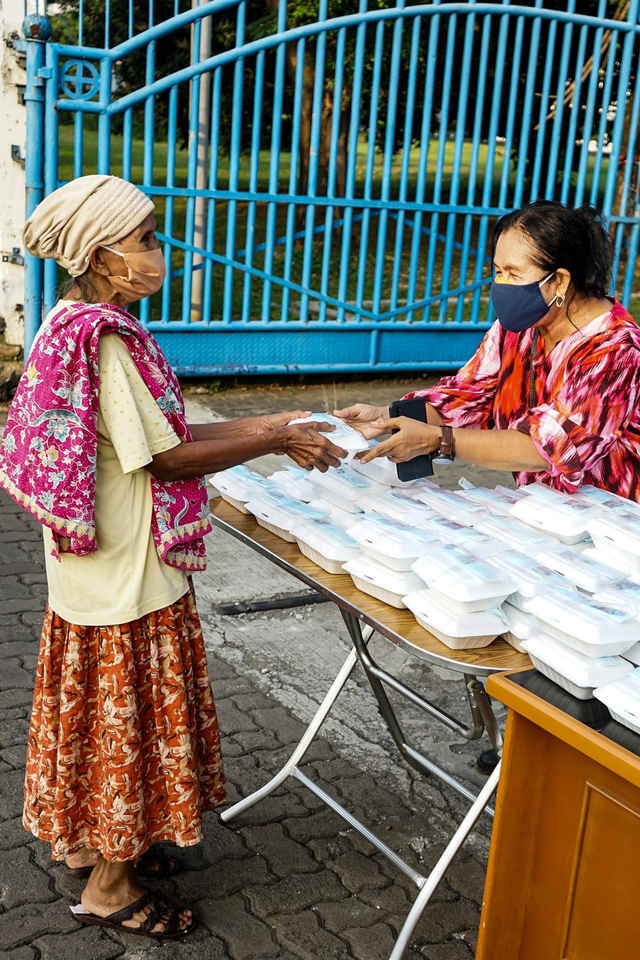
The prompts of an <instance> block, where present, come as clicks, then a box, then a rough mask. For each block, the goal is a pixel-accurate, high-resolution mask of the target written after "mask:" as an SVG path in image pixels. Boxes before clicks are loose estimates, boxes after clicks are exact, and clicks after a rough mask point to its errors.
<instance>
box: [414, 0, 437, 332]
mask: <svg viewBox="0 0 640 960" xmlns="http://www.w3.org/2000/svg"><path fill="white" fill-rule="evenodd" d="M439 5H440V0H435V2H434V6H439ZM439 35H440V16H439V15H438V14H435V15H433V16H432V17H431V18H430V24H429V45H428V50H427V69H426V73H425V80H424V96H423V98H422V126H421V130H420V158H419V160H418V174H417V177H416V203H424V196H425V187H426V183H427V165H428V159H429V146H430V141H431V117H432V111H433V90H434V84H435V73H436V66H437V60H438V39H439ZM421 241H422V211H421V210H416V213H415V216H414V218H413V234H412V237H411V254H410V259H409V278H408V282H407V305H409V304H410V303H412V302H413V301H414V300H415V298H416V286H417V283H418V269H419V257H420V246H421ZM407 320H408V321H409V322H411V321H412V320H413V311H412V310H409V311H407Z"/></svg>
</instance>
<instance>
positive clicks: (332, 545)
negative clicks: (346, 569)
mask: <svg viewBox="0 0 640 960" xmlns="http://www.w3.org/2000/svg"><path fill="white" fill-rule="evenodd" d="M294 533H295V538H296V540H297V541H298V547H299V549H300V553H303V554H304V555H305V557H308V558H309V560H313V562H314V563H317V564H318V566H319V567H322V569H323V570H326V571H327V573H342V567H343V564H345V563H346V562H347V560H352V559H353V558H354V557H357V556H358V554H359V553H360V548H359V547H358V544H357V543H356V542H355V540H353V539H352V538H351V537H350V536H349V534H348V533H346V532H345V531H344V530H343V529H342V527H339V526H337V524H335V523H331V520H329V519H328V518H323V519H320V520H307V521H305V522H303V523H300V524H298V526H296V527H295V528H294Z"/></svg>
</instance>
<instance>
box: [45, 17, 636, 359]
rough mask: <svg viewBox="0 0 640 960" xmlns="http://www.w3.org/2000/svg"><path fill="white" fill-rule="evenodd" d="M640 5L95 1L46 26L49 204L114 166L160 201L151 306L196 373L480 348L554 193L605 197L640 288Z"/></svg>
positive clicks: (155, 325)
mask: <svg viewBox="0 0 640 960" xmlns="http://www.w3.org/2000/svg"><path fill="white" fill-rule="evenodd" d="M638 3H639V0H628V2H626V3H620V2H618V3H611V2H607V0H585V2H581V3H580V4H577V2H576V0H566V4H565V9H555V8H557V7H558V6H559V4H557V3H555V4H553V6H554V9H550V8H549V7H545V5H544V2H543V0H530V2H521V3H519V4H512V3H511V2H510V0H501V2H493V3H479V2H473V0H471V2H468V3H441V2H439V0H434V2H433V3H430V4H422V3H418V4H407V3H406V0H395V3H394V2H393V0H391V2H388V0H378V2H377V3H376V2H369V0H359V2H358V7H357V10H356V9H355V3H354V4H351V5H347V4H345V3H344V2H342V0H319V3H318V6H317V16H316V19H314V20H313V22H307V21H305V18H304V16H303V15H302V14H301V13H300V12H299V5H297V4H296V2H295V0H289V5H288V6H287V0H280V2H279V3H278V2H277V0H264V4H263V5H261V4H260V3H257V2H256V0H252V3H251V5H249V4H248V0H211V2H208V3H200V4H199V5H196V4H195V2H194V5H193V6H191V5H190V4H189V6H188V7H187V8H186V9H185V0H164V2H161V0H156V2H155V5H154V0H148V9H147V8H145V21H144V23H142V22H140V6H141V5H140V4H134V2H133V0H92V2H91V5H89V4H86V5H85V4H84V3H83V0H76V5H75V6H74V5H73V4H71V5H69V4H68V5H67V7H66V8H63V9H66V13H64V15H57V16H56V17H53V18H52V22H53V27H54V36H53V38H52V39H51V40H49V41H48V42H44V40H43V37H44V34H42V33H41V34H40V39H29V40H28V43H27V47H28V64H29V80H28V89H27V102H28V108H29V111H30V122H29V134H28V145H27V163H28V170H27V179H28V201H27V202H28V207H29V209H31V208H33V206H34V205H35V204H36V203H37V202H38V200H39V199H40V198H41V197H42V196H43V195H45V194H47V193H49V192H51V191H52V190H53V189H55V188H56V186H58V185H59V184H60V183H62V182H64V181H65V180H67V179H69V178H71V177H74V176H81V175H83V174H86V173H92V172H101V173H114V174H118V175H121V176H123V177H125V178H127V179H131V180H133V181H134V182H136V183H138V184H139V185H140V186H141V188H142V189H143V190H144V191H145V192H146V193H148V194H149V196H151V197H152V198H153V199H154V200H155V202H156V213H157V219H158V224H159V235H160V238H161V240H162V243H163V245H164V251H165V256H166V260H167V266H168V276H167V280H166V282H165V285H164V288H163V290H162V292H161V293H160V294H158V295H157V296H156V297H154V298H152V299H151V301H144V302H143V303H142V304H141V305H140V308H139V309H140V319H141V321H142V322H143V323H145V324H147V325H148V326H149V328H150V329H152V330H153V332H154V334H155V335H156V336H157V337H158V339H159V340H160V341H161V343H162V345H163V348H164V349H165V350H166V352H167V355H168V356H169V358H170V360H171V362H172V364H173V365H174V366H175V367H176V369H177V370H178V371H179V372H181V373H183V374H202V373H212V374H213V373H266V372H295V371H315V372H321V371H327V370H335V371H338V370H342V371H348V370H354V371H355V370H371V371H374V370H380V371H383V370H421V369H429V368H445V367H454V366H458V365H459V364H460V363H462V362H464V361H465V360H466V359H467V358H468V357H469V355H470V354H471V353H472V351H473V349H474V348H475V346H476V344H477V343H478V342H479V339H480V337H481V336H482V334H483V331H484V330H485V329H486V328H487V326H488V325H489V324H490V322H491V320H492V315H491V307H490V303H489V299H488V290H487V284H488V282H489V279H490V236H491V229H492V225H493V223H494V222H495V219H496V217H498V216H499V215H501V214H502V213H504V212H506V211H508V210H510V209H513V208H514V207H516V206H519V205H520V204H522V203H523V202H526V201H528V200H530V199H535V198H537V197H554V198H556V199H559V200H562V201H564V202H567V203H572V204H580V203H583V202H586V201H590V202H593V203H598V204H599V205H600V206H602V208H603V209H604V211H605V213H606V215H607V216H608V217H609V219H610V223H611V227H612V231H613V235H614V248H615V258H614V271H613V273H614V279H613V284H612V290H613V291H615V292H616V294H617V295H618V296H619V297H620V298H621V299H622V300H623V302H625V303H626V304H627V305H628V304H630V303H631V301H632V288H633V282H634V270H635V261H636V255H637V252H638V241H639V237H640V211H639V209H638V185H639V177H638V171H639V154H640V148H639V147H638V145H637V144H636V135H637V129H638V118H639V110H640V91H639V90H638V89H637V85H636V84H635V82H634V81H635V73H636V70H637V67H638V60H639V57H638V54H639V51H640V26H639V25H638ZM305 9H306V8H305ZM42 270H43V268H42V264H40V263H39V262H38V261H35V260H33V259H31V258H29V259H28V263H27V294H26V310H27V314H26V330H27V334H26V336H27V340H28V341H29V340H30V339H31V338H32V337H33V334H34V332H35V329H37V326H38V324H39V322H40V319H41V315H42V310H43V309H44V310H45V311H46V310H48V309H50V307H51V306H52V305H53V302H54V298H55V286H56V268H55V265H54V264H52V263H50V262H47V263H46V264H45V266H44V278H42Z"/></svg>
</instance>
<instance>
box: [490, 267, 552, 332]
mask: <svg viewBox="0 0 640 960" xmlns="http://www.w3.org/2000/svg"><path fill="white" fill-rule="evenodd" d="M554 273H555V271H554ZM553 275H554V274H553V273H550V274H549V276H548V277H545V278H544V280H540V281H537V280H534V282H533V283H522V284H517V283H496V281H495V280H494V281H493V283H492V284H491V303H492V304H493V309H494V310H495V313H496V317H497V318H498V320H499V321H500V325H501V326H502V327H504V329H505V330H510V331H511V332H512V333H521V332H522V331H523V330H528V329H529V327H533V326H534V324H536V323H538V322H539V321H540V320H542V318H543V317H544V316H546V314H547V313H549V308H550V307H551V303H553V300H552V301H551V303H547V301H546V300H545V299H544V297H543V296H542V293H541V292H540V287H543V286H544V285H545V283H546V282H547V281H548V280H550V279H551V277H553Z"/></svg>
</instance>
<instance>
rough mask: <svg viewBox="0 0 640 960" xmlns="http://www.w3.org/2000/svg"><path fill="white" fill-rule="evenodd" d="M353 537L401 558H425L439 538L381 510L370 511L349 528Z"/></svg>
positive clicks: (380, 550) (348, 531) (389, 554)
mask: <svg viewBox="0 0 640 960" xmlns="http://www.w3.org/2000/svg"><path fill="white" fill-rule="evenodd" d="M347 533H348V534H349V536H351V537H353V539H354V540H356V541H357V542H358V543H360V544H367V546H370V547H373V548H374V550H377V551H378V552H379V553H384V554H386V555H387V556H389V557H394V558H398V559H408V558H410V557H421V556H422V555H423V554H424V553H426V552H428V551H429V550H430V549H431V544H432V543H433V542H434V541H435V540H436V537H435V535H434V534H432V533H428V532H427V531H426V530H419V529H418V528H417V527H410V526H408V524H406V523H402V522H401V521H400V520H392V519H391V517H385V516H383V515H382V514H380V513H366V514H364V516H362V517H360V518H359V519H357V520H356V521H355V523H354V524H353V526H352V527H348V528H347Z"/></svg>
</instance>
